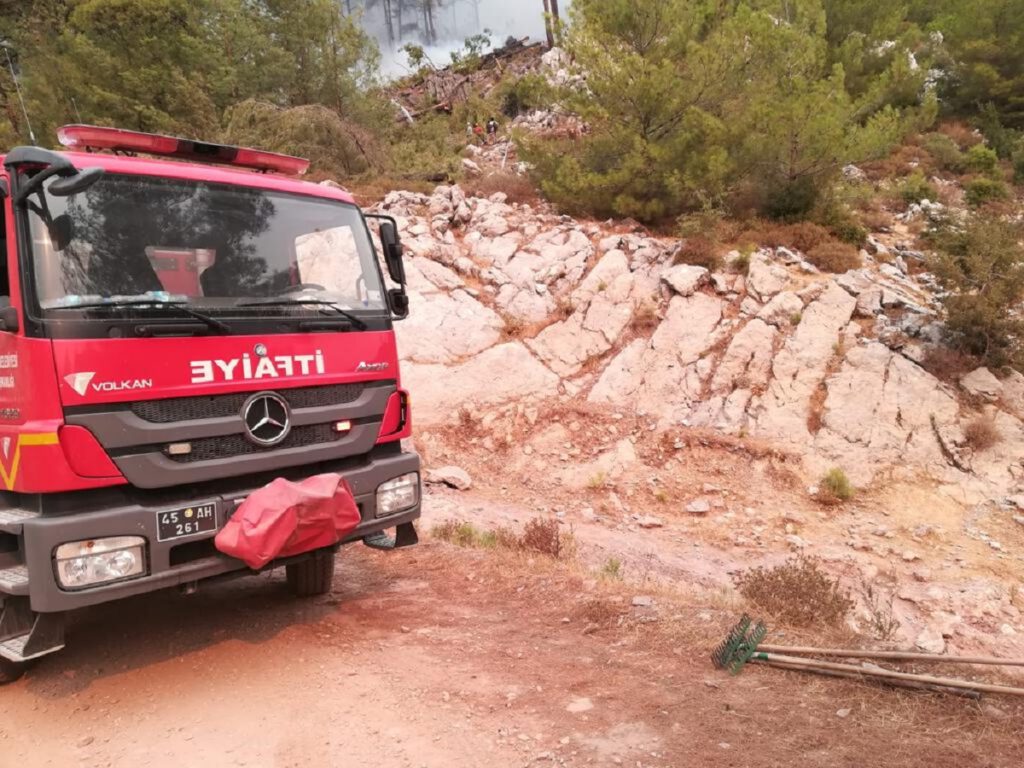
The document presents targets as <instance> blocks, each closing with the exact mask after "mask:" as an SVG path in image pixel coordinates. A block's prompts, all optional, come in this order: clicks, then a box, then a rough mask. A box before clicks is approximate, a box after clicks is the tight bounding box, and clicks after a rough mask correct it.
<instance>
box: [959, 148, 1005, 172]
mask: <svg viewBox="0 0 1024 768" xmlns="http://www.w3.org/2000/svg"><path fill="white" fill-rule="evenodd" d="M964 157H965V159H966V161H967V167H968V169H970V170H972V171H974V172H975V173H984V174H988V175H992V174H994V173H995V172H996V170H997V169H998V168H999V156H998V155H997V154H996V151H995V150H994V149H990V148H989V147H986V146H985V145H984V144H975V145H974V146H973V147H971V148H970V149H969V150H967V154H966V155H965V156H964Z"/></svg>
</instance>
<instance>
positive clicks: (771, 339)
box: [711, 294, 802, 394]
mask: <svg viewBox="0 0 1024 768" xmlns="http://www.w3.org/2000/svg"><path fill="white" fill-rule="evenodd" d="M780 295H781V294H780ZM801 306H802V305H801ZM777 335H778V334H777V332H776V331H775V330H774V329H773V328H772V327H771V326H770V325H768V324H767V323H765V322H764V321H762V320H759V319H755V320H751V321H750V322H749V323H747V324H746V325H744V326H743V327H742V328H741V329H740V330H739V331H738V332H737V333H736V334H735V335H734V336H733V337H732V341H731V342H730V343H729V346H728V348H727V349H726V350H725V354H724V355H722V359H721V361H720V362H719V364H718V368H717V369H716V370H715V375H714V378H713V379H712V380H711V391H712V392H720V393H725V394H728V393H729V392H732V390H733V389H735V388H737V387H740V388H743V389H750V388H751V387H763V386H764V385H765V384H767V383H768V376H769V374H770V373H771V366H772V350H773V349H774V346H775V338H776V336H777Z"/></svg>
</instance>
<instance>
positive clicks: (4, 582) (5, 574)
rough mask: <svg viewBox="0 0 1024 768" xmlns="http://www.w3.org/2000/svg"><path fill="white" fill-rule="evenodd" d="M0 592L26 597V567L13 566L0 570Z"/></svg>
mask: <svg viewBox="0 0 1024 768" xmlns="http://www.w3.org/2000/svg"><path fill="white" fill-rule="evenodd" d="M0 592H3V593H4V594H8V595H27V594H28V566H25V565H15V566H13V567H11V568H3V569H0Z"/></svg>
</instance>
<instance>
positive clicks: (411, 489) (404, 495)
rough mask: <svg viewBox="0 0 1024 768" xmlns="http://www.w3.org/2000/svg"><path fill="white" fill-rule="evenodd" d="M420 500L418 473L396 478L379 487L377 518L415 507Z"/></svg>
mask: <svg viewBox="0 0 1024 768" xmlns="http://www.w3.org/2000/svg"><path fill="white" fill-rule="evenodd" d="M419 500H420V476H419V473H418V472H410V473H409V474H407V475H402V476H401V477H396V478H395V479H394V480H388V481H387V482H386V483H381V484H380V485H379V486H377V517H384V516H385V515H393V514H395V513H396V512H401V511H402V510H403V509H409V508H410V507H415V506H416V503H417V502H418V501H419Z"/></svg>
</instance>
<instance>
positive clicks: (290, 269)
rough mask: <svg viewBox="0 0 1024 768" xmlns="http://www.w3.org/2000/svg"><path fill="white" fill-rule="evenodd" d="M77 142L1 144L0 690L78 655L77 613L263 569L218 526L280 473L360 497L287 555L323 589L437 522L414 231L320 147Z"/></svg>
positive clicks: (88, 129)
mask: <svg viewBox="0 0 1024 768" xmlns="http://www.w3.org/2000/svg"><path fill="white" fill-rule="evenodd" d="M58 137H59V139H60V141H61V143H62V144H63V145H64V146H65V147H66V148H67V150H68V151H64V152H54V151H50V150H46V149H41V148H38V147H17V148H14V149H11V150H10V151H8V152H6V154H0V255H2V256H3V259H4V263H3V265H2V266H0V682H7V681H10V680H12V679H15V678H16V677H17V676H18V675H20V673H21V672H22V671H23V669H24V665H25V663H26V662H28V661H30V660H32V659H34V658H37V657H39V656H43V655H46V654H48V653H52V652H54V651H56V650H59V649H60V648H62V647H63V645H64V615H65V613H66V612H68V611H70V610H73V609H76V608H81V607H85V606H90V605H94V604H97V603H102V602H108V601H112V600H118V599H121V598H124V597H128V596H130V595H136V594H139V593H144V592H150V591H153V590H158V589H164V588H168V587H175V586H181V587H186V588H188V589H191V588H193V587H194V586H195V585H196V584H197V583H198V582H200V581H202V580H204V579H210V578H214V577H221V576H226V575H232V574H241V573H251V572H252V571H251V570H250V569H249V568H248V567H247V566H246V565H245V564H244V563H242V562H241V561H240V560H236V559H234V558H233V557H229V556H227V555H225V554H223V553H222V552H220V551H219V550H218V549H217V547H215V545H214V537H215V536H216V535H217V533H218V531H220V530H221V528H222V527H223V526H224V525H225V523H226V522H227V521H228V519H229V518H230V517H231V516H232V514H233V513H234V512H235V510H236V509H237V508H238V506H239V505H240V504H241V502H242V501H243V500H245V499H246V498H247V497H249V495H250V494H252V493H253V492H254V491H256V490H258V489H260V488H263V487H265V486H266V485H267V484H268V483H270V482H271V481H273V480H275V479H277V478H285V479H288V480H292V481H297V482H298V481H301V480H303V479H306V478H310V477H312V476H316V475H320V474H324V473H337V474H339V475H340V476H341V477H343V478H344V480H345V481H346V482H347V483H348V486H349V487H350V488H351V492H352V496H353V497H354V499H355V502H356V504H357V506H358V509H359V517H360V522H359V524H358V527H356V529H355V530H354V531H353V532H352V533H351V535H349V536H348V537H347V538H346V539H344V540H343V541H341V542H338V545H335V546H333V547H326V548H320V549H317V550H314V551H311V552H303V553H300V554H298V555H293V556H292V557H289V558H286V559H279V560H275V561H273V562H272V563H271V564H270V565H268V567H275V566H282V565H283V566H284V567H285V568H286V571H287V575H288V582H289V584H290V586H291V587H292V588H293V590H294V591H295V592H297V593H298V594H300V595H311V594H319V593H323V592H325V591H328V590H329V589H330V587H331V579H332V575H333V568H334V554H335V550H336V549H337V546H339V545H340V544H342V543H348V542H355V541H363V542H364V543H366V544H368V545H370V546H374V547H378V548H385V549H388V548H395V547H403V546H407V545H410V544H414V543H416V531H415V528H414V526H413V521H414V520H415V519H417V518H418V517H419V515H420V462H419V457H418V456H417V455H416V454H415V453H414V452H411V451H408V450H406V449H404V448H403V438H407V437H409V436H410V434H411V414H410V409H409V397H408V394H407V393H406V392H405V390H403V389H402V386H401V380H400V376H399V361H398V355H397V351H396V347H395V335H394V332H393V330H392V323H393V321H394V320H398V319H401V318H403V317H405V316H406V314H407V313H408V300H407V298H406V293H405V287H404V284H405V274H404V269H403V266H402V247H401V244H400V242H399V239H398V233H397V226H396V224H395V221H394V220H393V219H391V218H389V217H381V216H372V215H370V214H366V213H364V212H362V211H361V210H360V209H359V208H358V207H357V206H356V204H355V202H354V201H353V199H352V197H351V195H349V194H348V193H347V192H345V191H344V190H342V189H340V188H339V187H337V186H336V185H330V184H314V183H310V182H304V181H301V180H299V179H298V178H297V176H299V175H300V174H302V173H303V172H304V171H305V170H306V168H307V166H308V163H307V162H306V161H305V160H302V159H300V158H295V157H290V156H286V155H279V154H275V153H270V152H262V151H259V150H253V149H246V148H240V147H231V146H226V145H221V144H213V143H205V142H198V141H191V140H187V139H179V138H175V137H170V136H159V135H153V134H144V133H135V132H129V131H120V130H116V129H110V128H98V127H94V126H82V125H74V126H66V127H64V128H62V129H61V130H60V132H59V134H58ZM368 221H371V222H372V224H373V226H372V228H371V226H369V225H368ZM371 229H372V230H374V231H373V232H372V231H371ZM374 233H375V234H376V244H375V237H374ZM382 266H383V269H382ZM392 530H393V533H391V532H390V531H392Z"/></svg>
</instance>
